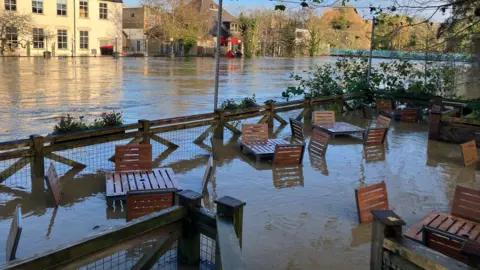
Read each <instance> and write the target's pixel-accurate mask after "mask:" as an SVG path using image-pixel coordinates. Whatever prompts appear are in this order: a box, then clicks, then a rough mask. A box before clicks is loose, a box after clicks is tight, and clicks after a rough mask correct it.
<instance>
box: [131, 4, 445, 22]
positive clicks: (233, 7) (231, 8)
mask: <svg viewBox="0 0 480 270" xmlns="http://www.w3.org/2000/svg"><path fill="white" fill-rule="evenodd" d="M214 1H218V0H214ZM285 1H287V2H289V1H294V2H299V1H300V0H285ZM337 1H338V0H324V1H323V2H324V3H323V4H321V5H332V4H334V3H335V2H337ZM350 2H351V3H352V4H353V5H355V6H356V7H360V8H359V9H358V11H359V12H360V14H362V16H364V17H365V18H367V17H368V18H370V17H371V16H370V12H369V10H368V8H367V7H369V6H370V5H373V6H376V7H378V6H391V5H392V3H393V0H351V1H350ZM397 2H400V3H402V4H404V3H405V4H410V5H414V4H412V1H411V0H397ZM432 2H433V3H436V4H438V1H437V0H433V1H432ZM124 3H125V5H126V6H127V7H135V6H140V3H141V0H124ZM277 3H278V4H280V3H281V1H278V2H274V1H270V0H223V5H224V8H225V9H226V10H227V11H228V12H230V13H231V14H233V15H234V16H236V15H238V14H240V12H241V11H245V10H249V9H256V8H268V9H274V7H275V5H276V4H277ZM282 4H283V5H285V6H287V8H289V9H298V8H300V7H299V5H298V4H292V3H282ZM325 10H326V9H325V8H318V13H319V14H321V13H322V12H324V11H325ZM432 11H433V10H426V11H421V12H420V11H418V10H404V13H405V12H406V13H408V14H409V15H412V16H421V17H429V16H430V15H431V14H432ZM447 15H448V14H447ZM433 19H434V20H435V21H443V20H444V19H445V16H444V15H442V14H440V12H438V14H435V15H434V17H433Z"/></svg>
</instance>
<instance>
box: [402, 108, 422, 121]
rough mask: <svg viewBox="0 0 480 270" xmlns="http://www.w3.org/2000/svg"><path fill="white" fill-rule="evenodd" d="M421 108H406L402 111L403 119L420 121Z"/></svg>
mask: <svg viewBox="0 0 480 270" xmlns="http://www.w3.org/2000/svg"><path fill="white" fill-rule="evenodd" d="M419 118H420V109H405V110H403V111H402V117H401V120H402V121H405V122H418V120H419Z"/></svg>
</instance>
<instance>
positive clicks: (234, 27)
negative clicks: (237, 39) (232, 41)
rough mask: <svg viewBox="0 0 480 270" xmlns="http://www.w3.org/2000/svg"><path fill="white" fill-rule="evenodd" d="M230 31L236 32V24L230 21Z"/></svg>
mask: <svg viewBox="0 0 480 270" xmlns="http://www.w3.org/2000/svg"><path fill="white" fill-rule="evenodd" d="M230 31H232V32H238V24H236V23H232V24H231V25H230Z"/></svg>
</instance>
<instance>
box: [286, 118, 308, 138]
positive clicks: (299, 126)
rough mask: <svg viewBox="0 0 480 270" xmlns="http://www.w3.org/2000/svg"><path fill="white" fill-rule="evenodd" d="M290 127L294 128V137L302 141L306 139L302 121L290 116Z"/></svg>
mask: <svg viewBox="0 0 480 270" xmlns="http://www.w3.org/2000/svg"><path fill="white" fill-rule="evenodd" d="M290 129H291V130H292V138H293V139H296V140H299V141H301V142H303V141H305V135H304V134H303V123H302V122H301V121H298V120H295V119H293V118H290Z"/></svg>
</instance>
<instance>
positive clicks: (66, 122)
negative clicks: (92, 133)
mask: <svg viewBox="0 0 480 270" xmlns="http://www.w3.org/2000/svg"><path fill="white" fill-rule="evenodd" d="M87 129H88V126H87V125H86V124H85V123H84V122H83V121H82V119H78V120H77V119H75V118H73V117H72V116H71V115H70V114H67V115H62V116H61V117H60V120H59V121H58V123H57V124H56V125H55V126H54V127H53V134H62V133H69V132H78V131H84V130H87Z"/></svg>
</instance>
